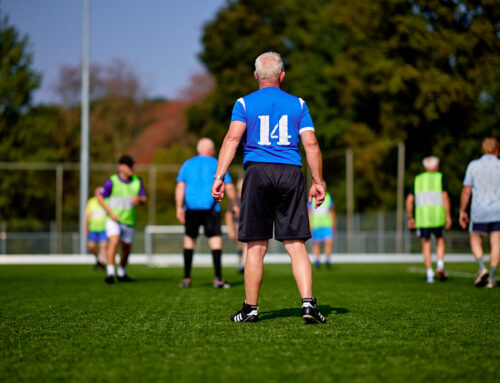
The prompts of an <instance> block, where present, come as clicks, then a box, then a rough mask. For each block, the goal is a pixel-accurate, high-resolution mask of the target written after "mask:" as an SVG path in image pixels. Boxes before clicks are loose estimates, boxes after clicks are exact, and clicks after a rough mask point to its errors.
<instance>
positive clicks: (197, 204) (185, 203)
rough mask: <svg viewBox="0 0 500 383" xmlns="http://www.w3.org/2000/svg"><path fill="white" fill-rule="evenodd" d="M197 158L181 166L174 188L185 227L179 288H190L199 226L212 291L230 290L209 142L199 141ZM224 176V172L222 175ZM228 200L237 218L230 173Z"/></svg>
mask: <svg viewBox="0 0 500 383" xmlns="http://www.w3.org/2000/svg"><path fill="white" fill-rule="evenodd" d="M196 151H197V152H198V155H197V156H194V157H193V158H190V159H189V160H187V161H186V162H184V164H183V165H182V167H181V169H180V170H179V175H178V176H177V185H176V186H175V204H176V215H177V219H178V220H179V221H180V222H181V223H182V224H183V225H185V235H184V279H183V280H182V282H181V285H180V287H191V265H192V263H193V252H194V248H195V246H196V238H197V237H198V233H199V229H200V226H201V225H203V228H204V230H205V236H206V237H207V238H208V245H209V246H210V249H211V250H212V260H213V264H214V271H215V278H214V281H213V286H214V287H215V288H226V289H227V288H230V287H231V286H230V285H229V283H226V282H225V281H224V279H222V265H221V260H222V232H221V228H220V211H221V208H220V204H219V202H217V201H215V200H214V199H213V198H212V194H211V192H210V188H211V185H212V180H213V175H214V173H215V171H216V170H217V159H216V158H215V157H214V154H215V145H214V143H213V141H212V140H211V139H210V138H202V139H200V140H199V141H198V145H197V146H196ZM223 174H224V175H226V172H224V173H223ZM226 183H227V188H228V193H227V194H228V196H229V199H230V200H231V202H232V204H233V210H234V212H235V214H236V216H238V214H239V208H238V204H237V202H236V191H235V190H234V185H233V184H232V180H231V176H230V175H229V173H227V175H226Z"/></svg>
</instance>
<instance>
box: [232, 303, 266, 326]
mask: <svg viewBox="0 0 500 383" xmlns="http://www.w3.org/2000/svg"><path fill="white" fill-rule="evenodd" d="M254 307H255V308H252V306H250V305H247V303H246V302H243V308H242V309H241V310H240V311H238V312H237V313H236V314H234V315H231V320H232V321H233V322H257V321H258V320H259V313H258V311H257V306H254Z"/></svg>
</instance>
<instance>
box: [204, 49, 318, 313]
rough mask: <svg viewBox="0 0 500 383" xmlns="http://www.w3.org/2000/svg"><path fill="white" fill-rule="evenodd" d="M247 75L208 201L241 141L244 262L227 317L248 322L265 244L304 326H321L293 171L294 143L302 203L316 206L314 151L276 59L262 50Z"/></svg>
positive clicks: (303, 207)
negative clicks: (293, 290)
mask: <svg viewBox="0 0 500 383" xmlns="http://www.w3.org/2000/svg"><path fill="white" fill-rule="evenodd" d="M254 77H255V79H256V80H257V81H258V83H259V90H257V91H255V92H253V93H251V94H249V95H247V96H245V97H242V98H240V99H238V100H237V101H236V103H235V106H234V108H233V113H232V117H231V124H230V126H229V130H228V132H227V134H226V137H225V138H224V142H223V144H222V147H221V150H220V153H219V164H218V166H217V172H216V173H215V176H214V178H215V180H214V183H213V186H212V196H213V197H214V199H215V200H217V201H220V200H221V199H222V198H223V196H224V189H225V188H224V174H225V173H226V171H227V169H228V167H229V165H230V164H231V161H232V160H233V158H234V156H235V153H236V149H237V148H238V145H239V143H240V140H241V139H242V138H243V167H244V168H245V178H244V180H243V190H242V196H241V216H240V222H239V230H238V240H239V241H241V242H247V243H248V250H247V258H246V262H245V293H246V299H245V302H244V303H243V308H242V309H241V310H240V311H238V312H237V313H236V314H234V315H233V316H231V320H232V321H234V322H256V321H257V320H258V318H259V317H258V311H257V300H258V297H259V291H260V285H261V282H262V274H263V262H264V256H265V254H266V251H267V246H268V241H269V239H270V238H272V237H273V227H274V236H275V238H276V239H277V240H279V241H282V242H283V245H284V247H285V250H286V251H287V253H288V255H289V256H290V258H291V261H292V270H293V275H294V277H295V281H296V283H297V287H298V290H299V293H300V296H301V298H302V317H303V318H304V319H305V321H306V323H326V319H325V317H324V316H323V315H322V314H321V313H320V312H319V310H318V308H317V303H316V299H315V298H314V297H313V295H312V270H311V262H310V260H309V256H308V253H307V250H306V247H305V243H304V242H305V241H306V240H308V239H309V238H311V230H310V228H309V220H308V213H307V190H306V183H305V180H304V177H303V175H302V171H301V166H302V158H301V154H300V149H299V141H302V145H303V146H304V150H305V153H306V158H307V162H308V164H309V167H310V169H311V176H312V186H311V188H310V190H309V202H311V201H312V199H313V198H315V207H318V206H319V205H321V204H322V203H323V200H324V198H325V190H324V187H323V175H322V163H321V151H320V148H319V145H318V141H317V140H316V135H315V133H314V125H313V123H312V120H311V116H310V115H309V110H308V108H307V105H306V103H305V102H304V100H302V99H301V98H298V97H295V96H293V95H291V94H288V93H286V92H284V91H282V90H281V89H280V87H281V84H282V83H283V80H284V78H285V72H284V70H283V61H282V60H281V57H280V55H279V54H277V53H274V52H267V53H264V54H262V55H260V56H259V57H258V58H257V60H256V61H255V72H254Z"/></svg>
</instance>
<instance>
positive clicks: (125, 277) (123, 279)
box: [117, 274, 134, 282]
mask: <svg viewBox="0 0 500 383" xmlns="http://www.w3.org/2000/svg"><path fill="white" fill-rule="evenodd" d="M117 279H118V282H133V281H134V280H133V279H132V278H130V277H129V276H128V275H127V274H125V275H124V276H123V277H118V278H117Z"/></svg>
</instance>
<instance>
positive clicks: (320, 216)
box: [308, 182, 337, 268]
mask: <svg viewBox="0 0 500 383" xmlns="http://www.w3.org/2000/svg"><path fill="white" fill-rule="evenodd" d="M323 187H324V189H325V190H326V182H323ZM315 203H316V201H315V200H314V199H313V200H312V202H311V203H310V204H308V210H309V220H310V223H311V234H312V242H313V253H314V264H315V265H316V267H317V268H319V267H320V266H321V244H322V243H323V244H324V245H323V247H324V252H325V258H326V259H325V265H326V267H330V261H331V260H330V258H331V255H332V252H333V236H334V233H335V231H336V229H337V221H336V219H335V203H334V201H333V198H332V196H331V194H330V193H328V192H327V193H326V194H325V200H324V202H323V203H322V204H321V205H320V206H318V207H317V208H315V207H314V206H315Z"/></svg>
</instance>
